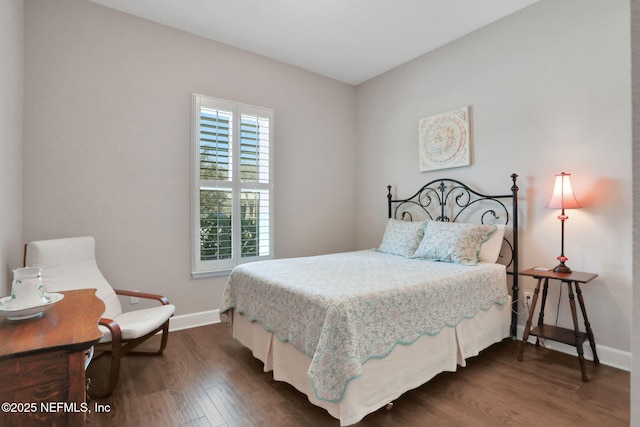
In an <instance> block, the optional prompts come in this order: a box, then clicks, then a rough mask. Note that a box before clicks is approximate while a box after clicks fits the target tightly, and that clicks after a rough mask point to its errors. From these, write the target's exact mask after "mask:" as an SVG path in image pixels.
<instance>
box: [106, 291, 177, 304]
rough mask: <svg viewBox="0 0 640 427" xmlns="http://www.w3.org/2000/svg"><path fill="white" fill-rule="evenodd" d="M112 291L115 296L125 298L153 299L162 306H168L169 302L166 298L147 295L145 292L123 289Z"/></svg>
mask: <svg viewBox="0 0 640 427" xmlns="http://www.w3.org/2000/svg"><path fill="white" fill-rule="evenodd" d="M114 291H116V294H117V295H122V296H126V297H138V298H144V299H154V300H156V301H159V302H160V303H161V304H162V305H167V304H169V300H168V299H167V297H165V296H162V295H157V294H147V293H145V292H136V291H127V290H124V289H114Z"/></svg>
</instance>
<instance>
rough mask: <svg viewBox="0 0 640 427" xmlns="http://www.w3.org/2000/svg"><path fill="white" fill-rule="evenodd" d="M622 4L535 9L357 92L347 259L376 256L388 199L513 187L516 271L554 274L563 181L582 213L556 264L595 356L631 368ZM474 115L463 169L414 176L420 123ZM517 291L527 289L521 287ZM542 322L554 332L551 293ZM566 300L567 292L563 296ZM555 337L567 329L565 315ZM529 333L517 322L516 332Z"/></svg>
mask: <svg viewBox="0 0 640 427" xmlns="http://www.w3.org/2000/svg"><path fill="white" fill-rule="evenodd" d="M629 18H630V17H629V1H628V0H615V1H602V0H563V1H556V0H542V1H540V2H539V3H536V4H534V5H532V6H530V7H528V8H526V9H524V10H522V11H520V12H518V13H516V14H514V15H511V16H509V17H506V18H505V19H503V20H501V21H498V22H497V23H494V24H492V25H490V26H487V27H485V28H483V29H480V30H478V31H476V32H474V33H472V34H470V35H468V36H466V37H463V38H461V39H459V40H457V41H454V42H452V43H450V44H448V45H446V46H444V47H442V48H440V49H438V50H436V51H434V52H432V53H429V54H426V55H424V56H422V57H420V58H418V59H415V60H413V61H411V62H409V63H407V64H405V65H403V66H401V67H398V68H396V69H394V70H392V71H390V72H388V73H386V74H383V75H381V76H379V77H377V78H374V79H372V80H370V81H368V82H366V83H364V84H362V85H360V86H359V87H358V89H357V107H356V108H357V112H358V125H357V135H358V150H357V152H358V169H357V174H358V181H357V188H358V195H359V199H358V204H357V212H358V215H359V218H358V220H357V222H356V223H357V225H358V233H357V246H358V247H359V248H367V247H374V246H376V245H377V244H378V243H379V241H380V238H381V234H382V231H383V227H384V222H385V219H386V218H385V217H386V211H385V192H386V188H385V186H386V185H387V184H391V185H393V186H394V188H395V190H396V195H397V196H409V195H411V194H413V192H414V191H415V190H417V189H418V188H419V186H420V185H422V184H423V183H425V182H427V181H428V180H431V179H434V178H437V177H439V176H448V177H453V178H458V179H461V180H463V181H470V182H473V183H475V184H477V186H478V188H479V189H480V190H482V191H483V192H485V193H501V194H502V193H508V192H509V189H510V186H511V182H510V178H509V176H510V174H511V173H512V172H516V173H518V174H519V175H520V180H519V187H520V196H521V197H520V200H521V234H520V237H521V240H520V241H521V264H520V268H521V269H525V268H529V267H533V266H540V265H544V266H550V267H553V266H554V265H555V264H557V261H556V259H555V257H556V256H558V255H559V253H560V222H559V221H558V220H557V219H556V217H557V215H559V212H558V211H555V210H550V209H545V205H546V203H547V202H548V200H549V197H550V195H551V189H552V186H553V180H554V175H555V174H558V173H560V172H562V171H565V172H568V173H572V174H573V177H572V178H573V184H574V191H575V193H576V195H577V197H578V198H579V200H580V201H581V202H582V204H583V206H584V208H583V209H579V210H572V211H569V212H568V215H569V217H570V219H569V220H568V221H567V222H566V238H565V254H566V255H567V256H568V257H569V261H568V262H567V265H569V266H570V267H571V268H573V269H574V270H576V271H588V272H594V273H598V274H599V275H600V276H599V277H598V278H597V279H596V280H594V281H593V282H591V283H589V284H587V285H585V286H583V291H584V295H585V300H586V305H587V309H588V312H589V320H590V321H591V323H592V326H593V330H594V334H595V337H596V342H597V343H598V345H600V346H603V347H609V348H610V349H611V350H612V353H616V352H617V351H618V350H620V351H621V352H622V355H621V357H623V358H626V359H625V363H627V364H628V363H629V359H628V357H629V351H630V344H631V339H630V338H631V331H630V326H631V307H632V306H631V289H632V272H631V261H632V258H631V226H632V224H631V218H632V216H631V212H632V201H631V190H632V187H631V180H632V173H631V121H630V119H631V109H630V105H631V98H630V42H629ZM464 105H470V106H471V109H472V112H471V120H472V138H473V161H472V166H470V167H463V168H456V169H450V170H444V171H435V172H429V173H420V172H419V168H418V158H417V154H418V148H417V145H418V144H417V140H418V120H419V119H421V118H424V117H428V116H430V115H433V114H436V113H441V112H445V111H448V110H451V109H454V108H458V107H461V106H464ZM523 284H524V288H526V289H532V288H533V287H534V285H535V283H534V281H533V280H531V279H529V280H527V279H523ZM549 298H550V299H549V300H550V301H551V303H550V304H547V307H548V311H547V312H546V313H547V315H546V319H548V320H549V319H553V320H555V317H556V316H555V313H554V312H555V306H556V302H557V299H558V286H553V288H552V289H551V291H550V296H549ZM563 298H565V299H566V289H565V290H564V293H563ZM563 302H564V304H563V305H562V308H561V311H560V315H559V320H558V322H559V325H560V326H572V322H571V317H570V314H569V309H568V304H567V303H566V301H563ZM524 321H525V318H524V316H521V317H520V323H521V324H523V323H524Z"/></svg>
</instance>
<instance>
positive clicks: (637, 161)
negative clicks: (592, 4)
mask: <svg viewBox="0 0 640 427" xmlns="http://www.w3.org/2000/svg"><path fill="white" fill-rule="evenodd" d="M631 56H632V63H631V69H632V75H631V77H632V99H633V205H634V210H633V282H634V283H639V282H640V211H639V210H638V208H637V206H638V204H639V203H640V1H639V0H632V1H631ZM632 318H633V324H632V327H631V330H632V333H633V335H632V336H633V337H635V336H637V335H638V330H640V289H638V287H637V286H634V289H633V316H632ZM631 341H632V344H631V352H632V355H633V358H632V365H631V425H632V426H635V425H638V424H640V340H638V339H632V340H631Z"/></svg>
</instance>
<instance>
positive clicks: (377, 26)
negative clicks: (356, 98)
mask: <svg viewBox="0 0 640 427" xmlns="http://www.w3.org/2000/svg"><path fill="white" fill-rule="evenodd" d="M90 1H92V2H93V3H97V4H100V5H103V6H106V7H109V8H112V9H117V10H120V11H122V12H125V13H128V14H131V15H135V16H139V17H141V18H145V19H148V20H151V21H154V22H157V23H160V24H164V25H167V26H170V27H173V28H177V29H180V30H183V31H187V32H189V33H192V34H196V35H199V36H202V37H206V38H208V39H211V40H216V41H218V42H221V43H224V44H228V45H231V46H235V47H237V48H240V49H244V50H247V51H250V52H253V53H256V54H259V55H263V56H266V57H269V58H273V59H276V60H278V61H282V62H285V63H287V64H290V65H294V66H296V67H300V68H303V69H305V70H308V71H312V72H315V73H318V74H321V75H324V76H327V77H330V78H333V79H336V80H339V81H342V82H345V83H349V84H352V85H357V84H359V83H362V82H364V81H366V80H368V79H370V78H372V77H375V76H377V75H379V74H382V73H384V72H385V71H388V70H390V69H392V68H395V67H397V66H399V65H401V64H403V63H405V62H407V61H410V60H411V59H414V58H416V57H418V56H420V55H422V54H424V53H426V52H428V51H430V50H433V49H435V48H438V47H440V46H442V45H444V44H446V43H448V42H450V41H452V40H455V39H457V38H459V37H461V36H463V35H465V34H468V33H470V32H472V31H474V30H476V29H478V28H480V27H483V26H485V25H487V24H490V23H491V22H494V21H496V20H498V19H500V18H502V17H504V16H506V15H509V14H511V13H513V12H515V11H517V10H519V9H522V8H524V7H526V6H528V5H530V4H532V3H535V2H536V1H537V0H481V1H480V0H179V1H176V0H127V1H124V0H90Z"/></svg>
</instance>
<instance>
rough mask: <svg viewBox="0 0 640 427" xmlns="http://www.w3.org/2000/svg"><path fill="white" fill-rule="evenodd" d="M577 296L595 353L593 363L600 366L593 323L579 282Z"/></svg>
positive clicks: (592, 349)
mask: <svg viewBox="0 0 640 427" xmlns="http://www.w3.org/2000/svg"><path fill="white" fill-rule="evenodd" d="M576 294H578V304H580V310H581V311H582V318H583V319H584V327H585V329H586V330H587V337H589V345H590V346H591V351H592V352H593V362H594V363H595V364H596V365H598V364H600V359H598V353H597V352H596V340H595V338H594V337H593V331H592V330H591V323H589V318H588V317H587V308H586V307H585V305H584V298H583V297H582V290H581V289H580V284H579V283H578V282H576Z"/></svg>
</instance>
